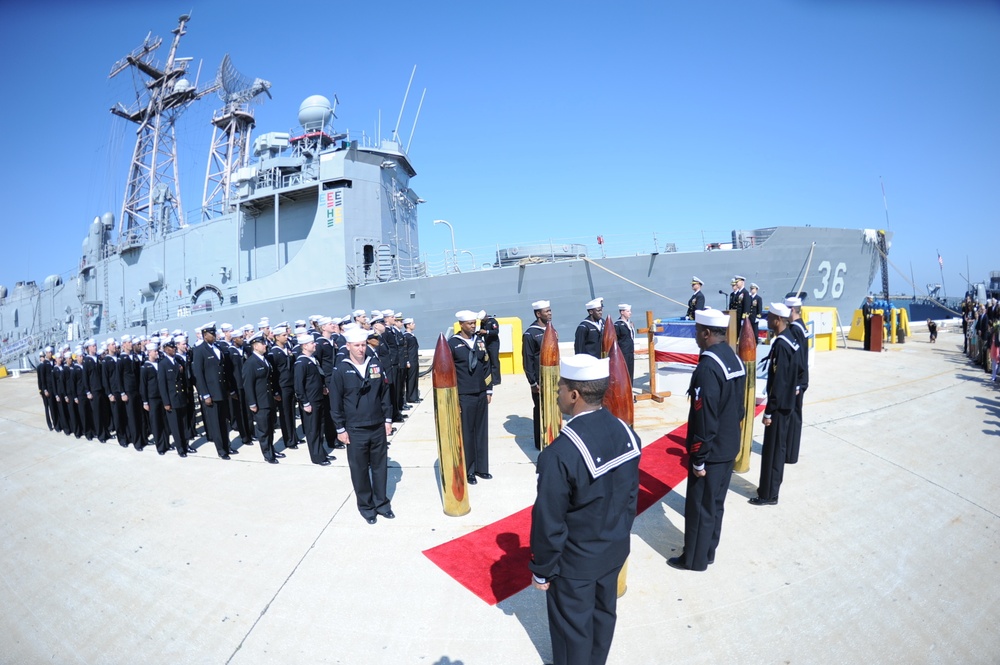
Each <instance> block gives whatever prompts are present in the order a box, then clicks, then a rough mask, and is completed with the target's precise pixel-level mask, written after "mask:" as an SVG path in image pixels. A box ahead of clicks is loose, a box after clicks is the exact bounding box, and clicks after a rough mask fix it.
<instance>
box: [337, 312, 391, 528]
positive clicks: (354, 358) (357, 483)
mask: <svg viewBox="0 0 1000 665" xmlns="http://www.w3.org/2000/svg"><path fill="white" fill-rule="evenodd" d="M344 337H345V340H344V342H345V348H346V350H347V355H346V356H344V357H343V358H341V359H340V360H339V361H338V362H337V366H336V367H335V368H334V370H333V372H332V373H331V375H330V376H328V377H327V383H326V385H327V387H328V388H329V391H330V414H329V416H330V418H331V419H332V420H333V423H334V426H335V428H336V430H337V438H338V440H339V441H340V442H341V444H343V445H345V446H347V463H348V465H349V466H350V469H351V483H352V484H353V485H354V496H355V497H356V499H357V504H358V512H360V513H361V516H362V517H364V518H365V520H366V521H367V522H368V523H369V524H375V522H376V521H377V520H378V518H377V515H382V516H383V517H385V518H386V519H390V520H391V519H393V518H394V517H396V515H395V514H394V513H393V512H392V505H391V504H390V502H389V497H388V495H387V489H386V488H387V485H388V475H389V470H388V436H389V434H390V432H391V430H392V400H391V399H390V397H389V384H388V382H387V381H386V379H385V372H384V371H383V370H382V365H381V363H380V362H379V359H378V358H376V357H374V356H369V355H368V353H367V350H368V331H367V330H364V329H362V328H360V327H357V328H352V329H351V330H349V331H347V332H346V333H345V334H344Z"/></svg>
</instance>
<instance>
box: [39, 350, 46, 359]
mask: <svg viewBox="0 0 1000 665" xmlns="http://www.w3.org/2000/svg"><path fill="white" fill-rule="evenodd" d="M38 357H39V358H44V357H45V349H42V350H41V351H39V352H38Z"/></svg>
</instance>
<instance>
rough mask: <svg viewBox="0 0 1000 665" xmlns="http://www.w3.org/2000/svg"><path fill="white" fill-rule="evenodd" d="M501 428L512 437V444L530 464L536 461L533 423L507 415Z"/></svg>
mask: <svg viewBox="0 0 1000 665" xmlns="http://www.w3.org/2000/svg"><path fill="white" fill-rule="evenodd" d="M503 428H504V431H506V432H507V433H508V434H511V435H513V436H514V443H516V444H517V447H518V448H520V449H521V452H522V453H524V456H525V457H527V458H528V459H529V460H531V461H532V462H537V461H538V451H537V450H535V423H534V421H533V420H532V419H531V418H525V417H524V416H519V415H517V414H512V415H508V416H507V420H505V421H504V424H503Z"/></svg>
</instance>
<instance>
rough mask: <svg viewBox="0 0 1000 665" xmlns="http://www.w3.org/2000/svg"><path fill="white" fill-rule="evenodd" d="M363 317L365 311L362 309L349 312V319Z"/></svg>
mask: <svg viewBox="0 0 1000 665" xmlns="http://www.w3.org/2000/svg"><path fill="white" fill-rule="evenodd" d="M364 315H365V310H363V309H356V310H354V311H353V312H351V318H352V319H356V318H358V317H359V316H364Z"/></svg>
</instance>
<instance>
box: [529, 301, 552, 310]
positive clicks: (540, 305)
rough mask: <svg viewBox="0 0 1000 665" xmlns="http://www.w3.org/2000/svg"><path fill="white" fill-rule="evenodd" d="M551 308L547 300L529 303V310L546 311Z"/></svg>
mask: <svg viewBox="0 0 1000 665" xmlns="http://www.w3.org/2000/svg"><path fill="white" fill-rule="evenodd" d="M551 306H552V304H551V303H550V302H549V301H548V300H536V301H535V302H533V303H531V309H534V310H539V309H548V308H549V307H551Z"/></svg>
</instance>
